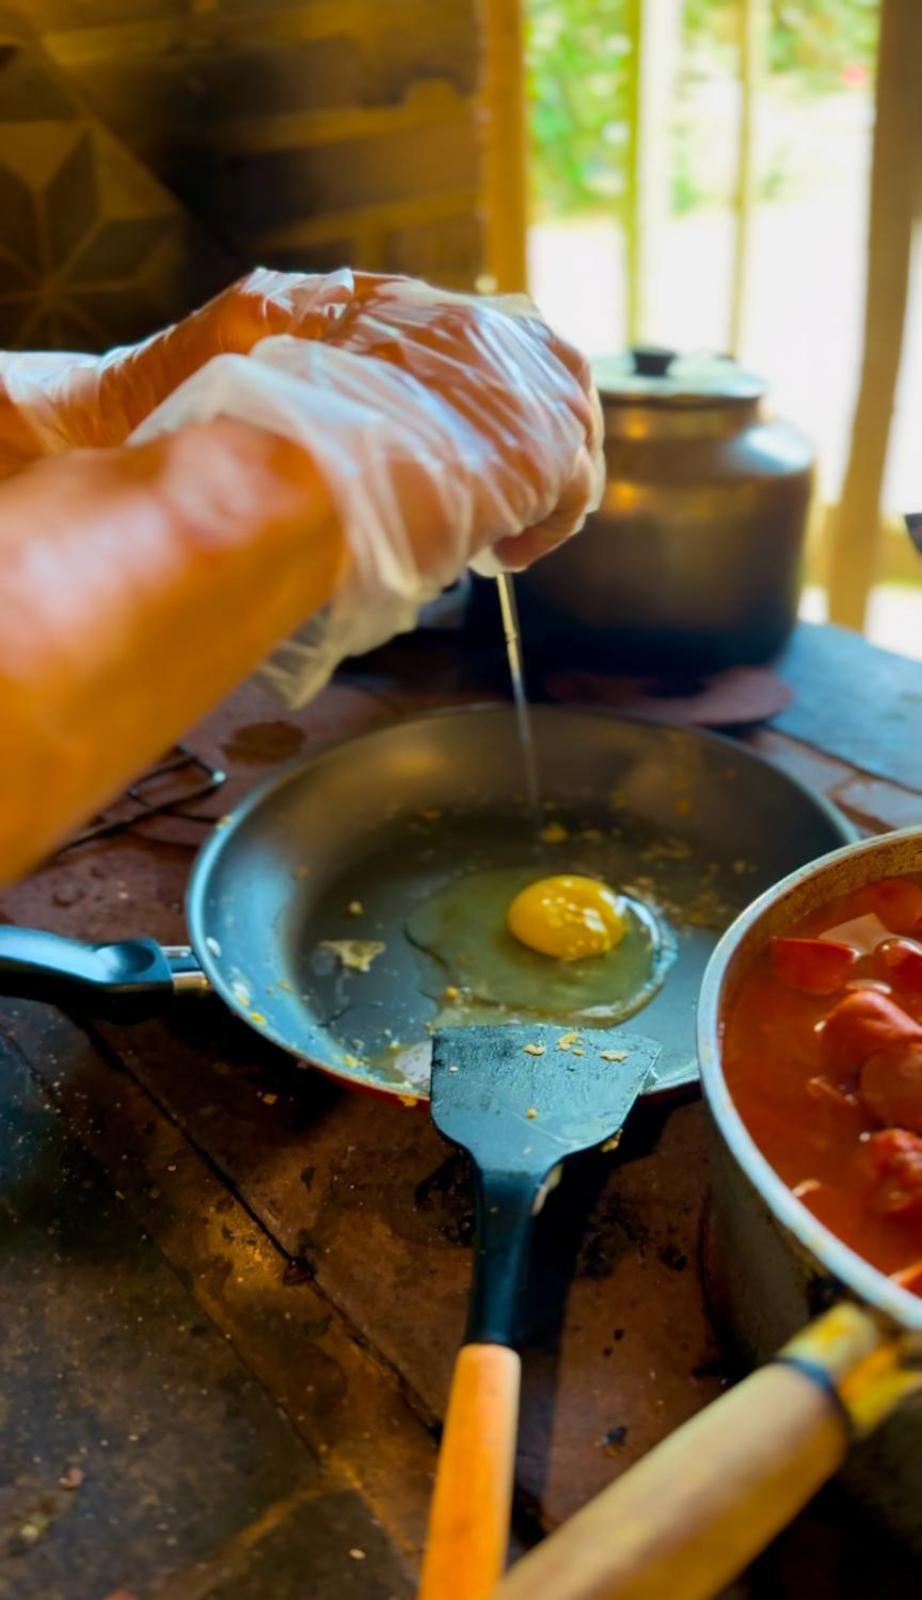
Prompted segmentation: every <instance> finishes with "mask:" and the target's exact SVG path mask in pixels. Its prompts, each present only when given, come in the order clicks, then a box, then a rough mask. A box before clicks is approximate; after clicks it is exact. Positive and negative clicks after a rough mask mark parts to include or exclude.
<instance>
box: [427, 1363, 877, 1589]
mask: <svg viewBox="0 0 922 1600" xmlns="http://www.w3.org/2000/svg"><path fill="white" fill-rule="evenodd" d="M846 1447H847V1427H846V1424H845V1420H844V1417H843V1414H842V1412H841V1411H840V1409H839V1407H838V1405H837V1402H836V1401H835V1400H834V1398H832V1396H831V1395H830V1394H829V1392H828V1391H827V1390H825V1389H824V1388H823V1387H822V1386H821V1385H820V1384H819V1383H817V1382H816V1381H814V1379H812V1378H811V1377H809V1376H807V1375H806V1374H805V1373H804V1372H802V1371H800V1370H798V1369H797V1368H796V1367H790V1366H785V1365H781V1364H779V1365H774V1366H769V1367H764V1368H762V1369H761V1371H759V1372H756V1373H754V1374H753V1376H752V1377H750V1378H747V1379H746V1380H745V1381H744V1382H743V1383H740V1384H739V1385H738V1386H737V1387H736V1388H735V1389H732V1390H731V1391H730V1393H729V1394H726V1395H724V1396H723V1397H722V1398H721V1399H720V1400H717V1401H716V1402H715V1403H714V1404H713V1405H711V1406H709V1407H708V1408H707V1409H706V1410H705V1411H702V1412H701V1413H700V1415H699V1416H697V1417H695V1418H694V1419H693V1420H692V1421H691V1422H689V1423H687V1424H686V1425H685V1427H683V1428H680V1429H679V1430H678V1432H677V1433H675V1434H673V1435H672V1436H671V1438H669V1439H667V1440H665V1441H664V1443H663V1444H661V1445H659V1446H658V1447H657V1448H656V1449H655V1450H653V1451H651V1453H650V1454H649V1455H648V1456H646V1457H645V1458H644V1459H643V1460H642V1461H640V1462H639V1463H638V1464H637V1465H636V1466H635V1467H632V1468H630V1469H629V1471H627V1472H626V1473H625V1474H624V1476H623V1477H622V1478H620V1479H619V1480H618V1481H617V1482H616V1483H614V1484H612V1485H611V1487H610V1488H608V1489H605V1490H603V1491H602V1493H601V1494H600V1495H598V1496H597V1497H596V1499H595V1500H592V1501H590V1503H589V1504H588V1505H586V1506H584V1507H583V1509H582V1510H581V1511H578V1512H577V1513H576V1515H575V1516H574V1517H572V1518H571V1519H570V1521H569V1522H567V1523H565V1524H564V1525H563V1527H562V1528H560V1529H559V1530H558V1531H557V1532H556V1533H554V1534H553V1535H552V1536H551V1537H550V1538H549V1539H547V1540H545V1542H544V1543H543V1544H541V1545H539V1546H538V1548H537V1549H536V1550H534V1551H532V1552H531V1553H530V1554H529V1555H527V1556H526V1557H525V1558H524V1560H522V1561H520V1562H519V1563H518V1564H517V1566H515V1567H514V1568H513V1569H512V1571H511V1572H510V1573H509V1574H508V1576H507V1577H506V1579H505V1581H504V1582H502V1583H501V1584H500V1585H499V1588H498V1589H497V1591H496V1594H495V1600H535V1597H536V1596H538V1595H548V1596H550V1595H553V1597H554V1600H663V1597H664V1596H666V1595H668V1597H669V1600H705V1597H708V1596H712V1595H714V1594H716V1593H718V1592H719V1590H720V1589H721V1588H722V1587H723V1586H724V1584H725V1583H727V1582H728V1581H729V1580H730V1579H731V1578H732V1577H733V1576H734V1575H735V1574H736V1573H738V1572H739V1571H740V1570H741V1569H742V1568H743V1567H744V1566H745V1565H746V1564H747V1562H748V1561H749V1560H750V1559H751V1558H752V1557H753V1556H754V1555H755V1554H756V1552H757V1551H759V1550H761V1549H762V1548H763V1546H764V1545H766V1544H767V1543H768V1541H769V1540H770V1539H771V1538H772V1537H773V1535H774V1534H775V1533H777V1532H778V1530H779V1529H780V1528H782V1527H783V1526H784V1525H785V1523H787V1522H788V1521H789V1520H790V1518H791V1517H792V1516H793V1515H794V1514H795V1512H796V1511H798V1510H799V1509H800V1507H801V1506H803V1505H804V1504H806V1502H807V1500H809V1498H810V1497H811V1495H812V1494H813V1493H814V1492H815V1491H816V1490H817V1489H818V1488H819V1486H820V1484H822V1483H823V1482H825V1480H826V1479H827V1478H829V1477H831V1476H832V1474H833V1473H834V1472H835V1470H836V1468H837V1467H838V1466H839V1464H840V1462H841V1461H842V1458H843V1456H844V1455H845V1451H846ZM433 1600H434V1595H433Z"/></svg>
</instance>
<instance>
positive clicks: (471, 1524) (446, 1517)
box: [419, 1344, 521, 1600]
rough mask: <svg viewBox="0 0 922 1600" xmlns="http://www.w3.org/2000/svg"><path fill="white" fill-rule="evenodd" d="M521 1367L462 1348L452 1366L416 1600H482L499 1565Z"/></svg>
mask: <svg viewBox="0 0 922 1600" xmlns="http://www.w3.org/2000/svg"><path fill="white" fill-rule="evenodd" d="M520 1376H521V1363H520V1361H519V1357H518V1355H517V1354H516V1352H515V1351H514V1350H508V1349H507V1348H506V1347H505V1346H504V1345H499V1344H466V1345H464V1346H463V1347H462V1349H461V1351H460V1354H459V1356H458V1360H457V1362H456V1364H455V1372H454V1378H453V1380H452V1386H451V1395H450V1397H449V1401H448V1412H447V1415H446V1417H445V1432H444V1434H443V1436H442V1448H441V1450H440V1452H439V1464H438V1471H437V1473H436V1480H435V1494H434V1496H433V1500H432V1510H431V1512H430V1516H429V1536H428V1539H427V1542H426V1551H425V1556H424V1559H423V1575H422V1582H421V1585H420V1590H419V1600H486V1597H487V1596H488V1595H490V1594H492V1592H493V1589H494V1586H495V1584H496V1582H497V1579H498V1578H499V1576H500V1574H501V1572H502V1570H503V1566H504V1563H505V1559H506V1549H507V1546H508V1542H509V1512H510V1505H511V1501H512V1479H513V1471H514V1468H515V1446H516V1427H517V1423H518V1413H519V1384H520Z"/></svg>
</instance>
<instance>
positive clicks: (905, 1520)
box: [698, 827, 922, 1551]
mask: <svg viewBox="0 0 922 1600" xmlns="http://www.w3.org/2000/svg"><path fill="white" fill-rule="evenodd" d="M919 871H922V827H915V828H907V829H904V830H903V831H901V832H899V833H893V834H888V835H885V836H884V837H883V838H876V839H865V840H861V841H860V842H859V843H857V844H851V845H846V846H845V847H844V848H843V849H841V850H836V851H834V852H833V854H831V855H828V856H824V857H823V858H822V859H821V860H819V861H816V862H813V863H812V864H811V865H810V866H806V867H801V868H799V869H798V870H797V871H796V872H793V873H791V874H790V876H789V877H787V878H784V879H783V880H782V881H781V883H779V884H777V885H776V886H775V887H774V888H772V889H769V890H768V891H767V892H766V893H765V894H763V895H761V896H760V898H759V899H758V900H756V901H755V902H754V903H753V904H752V905H751V906H750V907H749V908H748V910H747V911H744V912H743V914H742V916H740V917H738V918H737V920H736V921H735V922H734V923H733V925H732V927H730V928H729V929H728V931H727V932H726V933H725V934H724V936H723V938H722V939H721V940H720V943H719V944H718V945H717V947H716V949H715V950H714V953H713V955H712V957H711V960H710V963H709V965H708V967H707V970H706V973H705V976H704V980H703V984H702V988H701V993H700V998H699V1003H698V1054H699V1060H700V1064H701V1080H702V1086H703V1089H704V1094H705V1098H706V1101H707V1105H708V1109H709V1112H710V1118H711V1128H712V1135H713V1137H712V1141H711V1143H712V1206H711V1213H710V1217H709V1227H708V1236H707V1244H706V1258H707V1271H708V1280H709V1287H710V1289H711V1294H712V1301H713V1305H714V1309H715V1311H716V1313H717V1316H718V1319H719V1320H720V1321H722V1322H723V1323H724V1324H725V1326H726V1327H727V1328H728V1330H729V1331H730V1332H731V1333H732V1334H733V1335H734V1336H735V1338H736V1340H737V1342H738V1344H739V1345H740V1346H741V1348H742V1350H743V1351H744V1353H745V1354H746V1356H747V1358H748V1359H749V1360H750V1361H752V1362H757V1361H763V1360H766V1359H768V1358H769V1357H771V1356H772V1355H773V1353H774V1352H775V1351H776V1350H777V1349H778V1348H779V1346H780V1345H782V1344H784V1343H785V1341H786V1340H787V1339H788V1338H789V1336H790V1335H791V1334H792V1333H794V1332H795V1331H796V1330H797V1329H799V1328H801V1327H802V1326H803V1325H804V1323H806V1322H808V1321H809V1320H810V1319H811V1317H813V1316H814V1315H815V1314H816V1313H817V1311H819V1310H820V1309H822V1308H823V1306H824V1305H825V1304H826V1303H827V1302H828V1301H829V1300H830V1299H834V1298H836V1297H837V1296H838V1295H840V1294H843V1293H844V1294H845V1295H846V1296H850V1297H852V1298H854V1299H857V1300H859V1301H862V1302H864V1304H865V1305H867V1306H869V1307H871V1308H872V1309H875V1310H877V1311H879V1312H882V1313H883V1314H884V1315H885V1316H887V1317H888V1318H890V1319H892V1321H893V1322H894V1323H895V1324H897V1326H899V1327H902V1328H905V1329H907V1330H913V1331H915V1332H918V1331H920V1330H922V1299H919V1298H918V1297H917V1296H915V1295H911V1294H909V1293H908V1292H907V1291H906V1290H904V1289H901V1288H899V1287H898V1286H897V1285H896V1284H894V1283H892V1282H891V1281H890V1280H889V1279H888V1278H886V1277H885V1276H884V1275H883V1274H882V1273H880V1272H878V1271H876V1270H875V1269H874V1268H873V1267H871V1266H869V1265H868V1263H867V1262H866V1261H864V1260H862V1258H861V1257H860V1256H858V1255H856V1254H855V1253H854V1251H853V1250H850V1249H849V1248H848V1246H847V1245H845V1244H843V1243H842V1241H841V1240H839V1239H837V1238H836V1237H835V1235H833V1234H832V1233H830V1232H829V1230H828V1229H827V1228H825V1227H824V1226H823V1225H822V1223H820V1222H818V1221H817V1220H816V1218H815V1217H814V1216H812V1215H811V1213H810V1212H809V1211H807V1210H806V1208H805V1207H804V1206H802V1205H801V1204H800V1203H799V1201H797V1200H796V1199H795V1198H794V1196H793V1194H792V1193H791V1191H790V1190H789V1189H788V1187H787V1185H786V1184H785V1183H783V1182H782V1180H781V1179H780V1178H779V1177H778V1176H777V1174H776V1173H775V1172H774V1171H773V1169H772V1168H771V1166H770V1165H769V1163H768V1162H767V1161H766V1159H765V1157H764V1156H763V1155H762V1154H761V1152H760V1151H759V1149H758V1148H757V1146H756V1145H755V1143H754V1141H753V1139H752V1138H751V1136H750V1134H749V1133H748V1132H747V1130H746V1127H745V1125H744V1123H743V1121H742V1119H741V1117H740V1115H739V1113H738V1112H737V1110H736V1108H735V1106H734V1104H733V1101H732V1099H731V1097H730V1091H729V1089H728V1087H727V1083H726V1080H725V1078H724V1073H723V1064H722V1060H721V1056H722V1018H723V1017H724V1016H725V1015H726V1011H727V1008H728V1006H729V1005H730V1004H732V1001H733V998H734V996H735V994H736V992H737V990H738V988H739V985H740V982H741V979H742V978H743V975H744V974H745V972H746V971H747V969H748V968H749V966H750V965H751V962H752V960H753V958H754V957H755V956H756V955H757V954H758V952H759V951H760V950H762V949H763V948H764V947H765V944H766V943H767V941H768V940H769V939H770V938H772V937H773V936H774V935H775V934H778V933H783V932H785V931H786V930H787V929H789V928H790V927H791V925H792V924H793V923H795V922H797V921H799V919H800V918H801V917H803V916H804V915H805V914H806V913H807V912H809V911H812V910H814V909H815V908H816V907H818V906H821V905H823V904H825V903H826V902H827V901H829V900H831V899H833V898H834V897H835V896H837V895H841V894H847V893H849V892H850V891H851V890H853V889H857V888H859V887H861V886H862V885H863V884H866V883H871V882H874V881H875V880H876V879H878V878H884V877H899V876H901V875H905V874H907V873H915V872H919ZM843 1478H844V1481H845V1482H846V1483H847V1484H848V1485H849V1486H850V1487H851V1488H852V1489H853V1490H854V1491H855V1493H856V1494H857V1495H858V1496H859V1497H860V1499H861V1500H862V1502H863V1503H864V1504H865V1505H866V1506H867V1507H868V1508H869V1509H870V1510H871V1511H872V1512H873V1513H874V1514H875V1515H876V1517H877V1518H878V1519H879V1520H880V1521H882V1522H883V1523H884V1524H886V1525H887V1527H888V1528H889V1529H890V1530H891V1531H892V1532H894V1533H896V1534H897V1535H898V1536H899V1537H901V1538H902V1539H904V1540H907V1541H909V1542H910V1543H911V1544H912V1545H914V1546H915V1547H917V1548H918V1549H919V1550H920V1551H922V1392H917V1393H916V1394H915V1395H913V1396H910V1397H909V1398H908V1399H906V1400H905V1401H904V1402H903V1404H902V1405H901V1406H900V1408H899V1409H898V1410H897V1411H895V1412H894V1413H893V1414H892V1415H891V1416H890V1417H889V1419H888V1420H887V1421H886V1422H885V1423H884V1424H883V1426H882V1427H880V1428H879V1429H878V1431H877V1432H876V1433H874V1434H872V1435H871V1437H870V1438H868V1439H867V1440H865V1441H864V1442H863V1443H862V1444H861V1445H859V1446H858V1447H857V1448H856V1449H855V1450H854V1451H853V1452H852V1454H851V1456H850V1457H849V1460H848V1463H847V1466H846V1468H845V1471H844V1474H843Z"/></svg>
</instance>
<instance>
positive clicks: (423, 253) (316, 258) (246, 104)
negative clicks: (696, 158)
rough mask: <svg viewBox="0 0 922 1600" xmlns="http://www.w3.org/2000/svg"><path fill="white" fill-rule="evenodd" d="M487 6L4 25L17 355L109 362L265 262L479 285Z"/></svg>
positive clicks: (35, 13)
mask: <svg viewBox="0 0 922 1600" xmlns="http://www.w3.org/2000/svg"><path fill="white" fill-rule="evenodd" d="M479 40H480V28H479V25H478V11H477V5H476V0H438V4H435V5H434V4H432V3H431V0H13V4H12V5H10V3H9V0H7V3H6V4H5V5H0V346H6V347H11V346H14V347H15V346H32V347H46V346H47V347H54V346H58V347H60V346H62V345H63V346H65V347H67V346H69V347H77V348H100V347H104V346H106V345H109V344H111V343H113V342H118V341H120V340H125V339H131V338H135V337H137V336H138V335H139V334H142V333H144V332H146V331H147V330H148V329H149V328H151V327H153V326H155V325H157V324H158V323H160V322H162V321H163V320H164V319H167V318H170V317H173V316H176V315H179V314H181V313H182V312H183V311H184V310H186V309H188V308H189V307H190V306H192V305H194V304H196V303H197V302H198V301H199V300H200V299H201V298H202V297H203V295H205V294H207V293H209V292H211V291H212V290H214V289H215V288H216V287H218V286H220V285H222V284H224V283H226V282H227V281H229V280H230V279H231V278H232V277H233V276H235V275H236V274H237V273H239V272H240V271H242V270H244V269H245V268H246V267H248V266H251V265H253V264H256V263H262V264H268V265H273V266H278V267H283V268H307V269H315V270H326V269H328V268H331V267H335V266H339V265H341V264H343V263H344V262H349V263H352V264H356V265H362V266H363V267H366V268H370V269H373V270H389V271H397V272H407V273H414V274H419V275H421V276H424V277H427V278H431V279H434V280H437V281H439V282H441V283H444V284H448V285H450V286H452V287H459V288H467V287H471V286H472V285H473V284H474V282H475V281H476V279H477V277H478V275H479V274H480V273H481V271H482V269H483V266H484V228H483V222H482V217H481V196H482V187H483V185H482V176H481V167H482V160H481V144H482V131H483V119H482V117H481V115H480V113H481V106H480V103H479V101H478V92H479V81H480V78H481V72H480V51H479Z"/></svg>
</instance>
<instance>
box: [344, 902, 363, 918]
mask: <svg viewBox="0 0 922 1600" xmlns="http://www.w3.org/2000/svg"><path fill="white" fill-rule="evenodd" d="M346 910H347V911H348V913H349V915H350V917H360V916H361V915H362V912H363V911H364V910H365V907H364V906H363V905H362V902H361V900H350V901H349V904H348V906H347V907H346Z"/></svg>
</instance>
